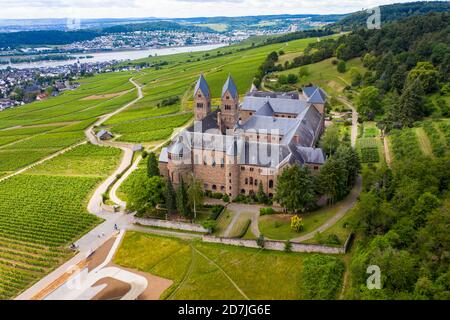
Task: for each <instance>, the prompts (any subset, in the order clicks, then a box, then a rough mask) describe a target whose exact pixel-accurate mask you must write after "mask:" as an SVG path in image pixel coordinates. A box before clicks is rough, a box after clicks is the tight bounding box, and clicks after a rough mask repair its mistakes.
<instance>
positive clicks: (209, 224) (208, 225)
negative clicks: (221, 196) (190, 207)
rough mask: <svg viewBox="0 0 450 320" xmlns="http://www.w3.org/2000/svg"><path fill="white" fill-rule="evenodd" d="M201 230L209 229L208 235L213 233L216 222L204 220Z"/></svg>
mask: <svg viewBox="0 0 450 320" xmlns="http://www.w3.org/2000/svg"><path fill="white" fill-rule="evenodd" d="M202 226H203V228H205V229H209V230H210V233H213V232H214V231H215V230H216V227H217V221H216V220H211V219H210V220H206V221H203V223H202Z"/></svg>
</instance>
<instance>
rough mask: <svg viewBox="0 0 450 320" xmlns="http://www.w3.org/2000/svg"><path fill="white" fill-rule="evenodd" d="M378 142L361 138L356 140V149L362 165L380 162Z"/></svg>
mask: <svg viewBox="0 0 450 320" xmlns="http://www.w3.org/2000/svg"><path fill="white" fill-rule="evenodd" d="M379 143H380V142H379V140H378V139H376V138H362V139H359V140H358V149H359V150H360V154H361V162H362V163H374V162H379V161H380V152H379Z"/></svg>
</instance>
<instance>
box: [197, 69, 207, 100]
mask: <svg viewBox="0 0 450 320" xmlns="http://www.w3.org/2000/svg"><path fill="white" fill-rule="evenodd" d="M198 90H200V91H201V92H202V93H203V95H204V96H205V97H206V98H211V91H210V90H209V86H208V83H207V82H206V79H205V77H204V76H203V74H201V75H200V77H199V78H198V80H197V84H196V85H195V89H194V97H195V96H196V94H197V92H198Z"/></svg>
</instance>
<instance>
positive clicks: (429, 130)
mask: <svg viewBox="0 0 450 320" xmlns="http://www.w3.org/2000/svg"><path fill="white" fill-rule="evenodd" d="M422 127H423V130H424V131H425V133H426V134H427V136H428V139H429V141H430V144H431V149H432V150H433V154H434V155H435V156H436V157H442V156H444V155H445V153H446V149H447V147H446V145H445V142H444V141H443V139H442V138H441V134H440V132H439V131H438V130H437V129H436V128H435V126H434V125H433V123H432V122H429V121H426V122H424V123H423V124H422Z"/></svg>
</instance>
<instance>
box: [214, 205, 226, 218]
mask: <svg viewBox="0 0 450 320" xmlns="http://www.w3.org/2000/svg"><path fill="white" fill-rule="evenodd" d="M224 208H225V207H224V206H221V205H214V206H212V210H211V211H212V214H211V219H212V220H216V219H217V218H218V217H219V215H220V214H221V213H222V211H223V209H224Z"/></svg>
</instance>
